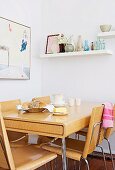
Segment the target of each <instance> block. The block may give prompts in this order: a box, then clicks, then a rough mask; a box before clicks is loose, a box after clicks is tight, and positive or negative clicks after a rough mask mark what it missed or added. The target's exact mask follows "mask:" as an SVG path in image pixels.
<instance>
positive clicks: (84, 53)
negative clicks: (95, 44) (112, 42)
mask: <svg viewBox="0 0 115 170" xmlns="http://www.w3.org/2000/svg"><path fill="white" fill-rule="evenodd" d="M92 55H97V56H98V55H112V51H110V50H94V51H79V52H68V53H67V52H66V53H55V54H41V55H40V58H56V57H71V56H92Z"/></svg>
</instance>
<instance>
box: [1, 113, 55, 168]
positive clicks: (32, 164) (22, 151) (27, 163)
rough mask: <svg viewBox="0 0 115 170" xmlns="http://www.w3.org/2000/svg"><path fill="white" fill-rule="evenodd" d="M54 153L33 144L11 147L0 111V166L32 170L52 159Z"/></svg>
mask: <svg viewBox="0 0 115 170" xmlns="http://www.w3.org/2000/svg"><path fill="white" fill-rule="evenodd" d="M56 157H57V155H56V154H55V153H51V152H49V151H46V150H43V149H40V148H36V147H35V146H34V145H26V146H23V147H15V146H14V147H13V148H12V147H11V146H10V143H9V140H8V136H7V132H6V129H5V124H4V120H3V117H2V113H1V111H0V167H1V168H4V169H10V170H34V169H36V168H39V167H40V166H42V165H44V164H46V163H48V162H50V161H52V160H54V159H55V158H56Z"/></svg>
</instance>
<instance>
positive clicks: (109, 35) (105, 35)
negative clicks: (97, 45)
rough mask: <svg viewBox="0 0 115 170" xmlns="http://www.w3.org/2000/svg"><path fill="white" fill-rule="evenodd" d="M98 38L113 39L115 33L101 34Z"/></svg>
mask: <svg viewBox="0 0 115 170" xmlns="http://www.w3.org/2000/svg"><path fill="white" fill-rule="evenodd" d="M97 36H98V37H103V38H113V37H115V31H109V32H101V33H99V34H98V35H97Z"/></svg>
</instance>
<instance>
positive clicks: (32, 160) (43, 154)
mask: <svg viewBox="0 0 115 170" xmlns="http://www.w3.org/2000/svg"><path fill="white" fill-rule="evenodd" d="M11 151H12V154H13V159H14V163H15V166H16V170H33V169H36V168H38V167H40V166H42V165H44V164H46V163H48V162H49V161H51V160H53V159H55V158H56V157H57V155H56V154H54V153H51V152H49V151H46V150H44V149H40V148H36V147H35V146H34V145H28V146H27V145H26V146H22V147H17V146H16V147H15V146H14V147H11Z"/></svg>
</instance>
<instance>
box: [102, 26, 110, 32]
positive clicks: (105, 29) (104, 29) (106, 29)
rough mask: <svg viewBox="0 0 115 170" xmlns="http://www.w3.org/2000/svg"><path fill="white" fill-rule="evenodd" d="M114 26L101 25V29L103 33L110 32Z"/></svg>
mask: <svg viewBox="0 0 115 170" xmlns="http://www.w3.org/2000/svg"><path fill="white" fill-rule="evenodd" d="M111 26H112V25H100V29H101V31H102V32H109V31H110V30H111Z"/></svg>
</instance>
